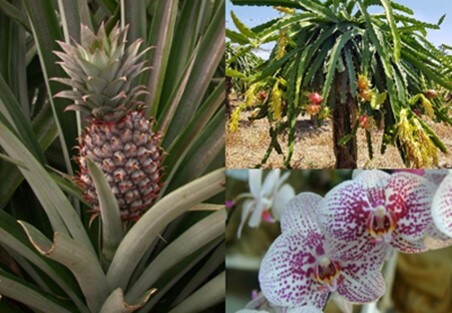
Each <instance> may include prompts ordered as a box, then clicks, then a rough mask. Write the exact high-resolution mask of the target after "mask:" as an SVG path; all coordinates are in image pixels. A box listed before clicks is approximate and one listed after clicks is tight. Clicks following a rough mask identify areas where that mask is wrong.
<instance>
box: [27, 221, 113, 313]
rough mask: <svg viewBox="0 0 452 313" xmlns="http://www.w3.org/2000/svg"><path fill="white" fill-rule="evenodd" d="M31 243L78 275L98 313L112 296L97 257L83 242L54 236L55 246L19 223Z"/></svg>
mask: <svg viewBox="0 0 452 313" xmlns="http://www.w3.org/2000/svg"><path fill="white" fill-rule="evenodd" d="M19 224H20V225H21V226H22V228H23V229H24V231H25V232H26V234H27V236H28V239H29V240H30V242H31V243H32V244H33V246H34V247H35V248H36V250H38V252H39V253H41V254H42V255H44V256H46V257H48V258H50V259H52V260H55V261H57V262H58V263H61V264H63V265H65V266H66V267H67V268H69V270H71V272H72V273H73V274H74V276H75V278H76V279H77V281H78V283H79V285H80V288H81V290H82V292H83V294H84V296H85V298H86V301H87V303H88V307H89V309H90V310H91V312H98V311H99V309H100V308H101V307H102V304H103V303H104V301H105V300H106V298H107V296H108V285H107V279H106V277H105V274H104V272H103V270H102V267H101V265H100V264H99V261H98V260H97V257H96V255H95V254H94V253H93V252H92V251H90V250H89V249H87V247H85V246H83V245H82V244H81V243H80V242H78V241H75V240H74V239H71V238H70V237H69V236H67V235H65V234H62V233H54V238H53V242H51V241H50V240H49V239H47V238H46V237H45V236H44V235H43V234H42V233H41V232H40V231H39V230H38V229H36V228H35V227H34V226H33V225H31V224H28V223H26V222H24V221H19Z"/></svg>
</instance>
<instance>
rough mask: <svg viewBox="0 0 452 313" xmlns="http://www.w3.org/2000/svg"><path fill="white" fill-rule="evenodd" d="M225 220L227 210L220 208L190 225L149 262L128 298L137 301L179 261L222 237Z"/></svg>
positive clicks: (131, 288) (130, 290) (128, 293)
mask: <svg viewBox="0 0 452 313" xmlns="http://www.w3.org/2000/svg"><path fill="white" fill-rule="evenodd" d="M225 220H226V217H225V210H220V211H217V212H215V213H212V214H210V215H208V216H207V217H205V218H204V219H202V220H201V221H199V222H198V223H196V224H195V225H193V226H192V227H190V228H189V229H188V230H187V231H185V232H184V233H183V234H182V235H180V236H179V237H178V238H177V239H176V240H174V241H173V242H172V243H171V244H169V245H168V246H167V247H166V248H165V249H164V250H163V251H162V252H161V253H160V254H159V255H158V256H157V257H156V258H155V259H154V260H153V261H152V262H151V263H150V264H149V266H148V267H147V268H146V269H145V270H144V271H143V273H142V274H141V276H140V277H139V278H138V280H137V281H136V282H135V284H133V286H131V287H130V289H129V291H128V292H127V294H126V299H127V300H129V301H132V302H134V301H137V300H138V299H139V297H141V295H142V294H143V293H145V292H146V290H148V289H149V288H151V287H153V286H154V284H155V282H156V281H157V280H158V279H159V278H160V277H162V276H163V275H164V274H165V273H166V272H167V271H169V270H170V269H171V268H172V267H174V266H175V265H176V264H177V263H179V262H180V261H182V260H183V259H184V258H186V257H188V256H190V255H191V254H192V253H193V251H195V250H196V249H199V248H201V247H203V246H205V245H207V244H209V243H210V242H211V241H212V238H218V237H220V236H221V235H222V233H223V232H224V223H225Z"/></svg>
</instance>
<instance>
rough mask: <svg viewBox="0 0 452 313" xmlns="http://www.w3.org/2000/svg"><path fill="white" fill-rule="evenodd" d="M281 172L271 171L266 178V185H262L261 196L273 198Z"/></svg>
mask: <svg viewBox="0 0 452 313" xmlns="http://www.w3.org/2000/svg"><path fill="white" fill-rule="evenodd" d="M280 173H281V170H279V169H277V170H271V171H270V172H268V173H267V176H265V180H264V183H263V185H262V190H261V196H269V197H271V196H273V193H274V192H275V190H276V187H277V185H278V181H279V175H280Z"/></svg>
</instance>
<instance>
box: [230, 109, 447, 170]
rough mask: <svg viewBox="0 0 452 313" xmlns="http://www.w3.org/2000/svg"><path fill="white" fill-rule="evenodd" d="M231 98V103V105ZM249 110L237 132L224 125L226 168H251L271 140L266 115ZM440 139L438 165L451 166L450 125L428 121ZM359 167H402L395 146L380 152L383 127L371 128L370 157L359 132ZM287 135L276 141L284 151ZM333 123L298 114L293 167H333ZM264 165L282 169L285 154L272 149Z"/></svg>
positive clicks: (243, 113)
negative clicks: (256, 117) (318, 122)
mask: <svg viewBox="0 0 452 313" xmlns="http://www.w3.org/2000/svg"><path fill="white" fill-rule="evenodd" d="M234 104H235V103H234V101H232V105H233V106H234ZM251 112H252V111H243V112H241V115H240V126H239V130H238V131H236V132H231V131H230V130H229V128H226V167H227V168H253V167H255V166H256V165H257V164H259V163H260V161H261V160H262V158H263V156H264V154H265V152H266V151H267V148H268V145H269V143H270V137H269V123H268V121H267V119H266V118H263V119H260V120H255V121H252V122H250V121H249V120H248V117H249V116H250V115H251ZM429 124H430V126H431V127H432V128H433V130H434V131H435V132H436V133H437V135H438V136H439V138H441V140H442V141H443V143H444V144H445V146H446V147H447V149H448V150H449V151H450V152H449V153H448V154H444V153H442V152H440V151H438V156H439V166H440V167H441V168H450V167H452V127H451V126H448V125H444V124H437V123H429ZM357 135H358V168H404V167H405V166H404V164H403V162H402V159H401V158H400V154H399V152H398V150H397V148H396V147H394V146H388V147H387V149H386V152H385V153H384V154H383V155H382V154H380V146H381V139H382V136H383V131H382V130H377V129H373V130H372V142H373V151H374V157H373V159H372V160H371V159H369V155H368V149H367V142H366V137H365V132H364V130H362V129H360V130H359V131H358V134H357ZM287 137H288V136H287V134H282V135H281V136H280V137H279V138H278V141H279V143H280V144H281V147H282V148H283V151H284V152H285V153H286V152H287V142H288V138H287ZM332 137H333V133H332V122H331V120H327V121H324V122H323V125H322V126H320V127H318V126H315V125H314V124H313V122H312V121H311V120H310V118H309V117H307V116H300V117H299V119H298V122H297V126H296V141H295V149H294V154H293V156H292V160H291V166H292V168H311V169H312V168H334V166H335V158H334V152H333V139H332ZM262 167H263V168H284V156H283V155H278V154H277V153H276V152H275V151H274V150H273V152H272V153H271V155H270V158H269V159H268V161H267V163H266V164H264V165H263V166H262Z"/></svg>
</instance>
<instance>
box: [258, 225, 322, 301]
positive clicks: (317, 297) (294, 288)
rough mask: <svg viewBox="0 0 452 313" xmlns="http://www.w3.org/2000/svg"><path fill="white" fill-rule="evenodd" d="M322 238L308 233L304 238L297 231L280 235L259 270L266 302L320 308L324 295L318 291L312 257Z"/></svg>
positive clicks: (318, 284)
mask: <svg viewBox="0 0 452 313" xmlns="http://www.w3.org/2000/svg"><path fill="white" fill-rule="evenodd" d="M322 240H323V236H322V235H321V234H320V233H315V232H312V233H311V234H310V236H309V237H305V236H303V235H301V234H300V233H297V232H291V233H285V234H281V235H280V236H279V237H278V238H277V239H276V240H275V241H274V242H273V244H272V245H271V246H270V249H269V250H268V251H267V254H266V255H265V257H264V259H263V260H262V263H261V267H260V270H259V282H260V287H261V289H262V293H263V294H264V296H265V297H266V298H267V299H268V301H269V302H270V303H273V304H275V305H280V306H288V307H297V306H303V305H308V304H309V305H314V306H316V307H323V306H324V304H325V302H326V299H327V296H328V293H327V292H322V291H320V290H319V287H321V284H320V283H319V282H317V281H316V280H315V279H314V277H313V275H312V273H313V271H314V266H315V262H314V261H315V257H314V255H313V254H312V253H313V252H311V251H315V249H316V247H318V246H319V245H321V244H322Z"/></svg>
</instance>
